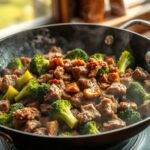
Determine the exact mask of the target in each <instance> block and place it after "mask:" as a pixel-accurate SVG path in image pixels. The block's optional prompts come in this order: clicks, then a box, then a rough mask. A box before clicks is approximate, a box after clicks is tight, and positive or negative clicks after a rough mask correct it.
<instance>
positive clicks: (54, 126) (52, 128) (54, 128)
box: [47, 120, 59, 136]
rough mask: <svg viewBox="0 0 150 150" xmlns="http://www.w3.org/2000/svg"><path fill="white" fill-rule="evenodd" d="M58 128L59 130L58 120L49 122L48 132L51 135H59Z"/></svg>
mask: <svg viewBox="0 0 150 150" xmlns="http://www.w3.org/2000/svg"><path fill="white" fill-rule="evenodd" d="M58 130H59V124H58V121H57V120H56V121H50V122H47V133H48V135H49V136H54V135H57V133H58Z"/></svg>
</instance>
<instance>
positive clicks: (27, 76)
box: [16, 70, 33, 90]
mask: <svg viewBox="0 0 150 150" xmlns="http://www.w3.org/2000/svg"><path fill="white" fill-rule="evenodd" d="M32 78H33V76H32V75H31V73H30V72H29V71H28V70H27V71H26V72H25V73H24V74H23V75H22V76H21V77H20V78H18V79H17V81H16V88H17V89H18V90H20V89H21V88H22V87H23V86H24V85H25V84H26V83H27V82H29V80H30V79H32Z"/></svg>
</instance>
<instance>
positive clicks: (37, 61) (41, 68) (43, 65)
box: [30, 55, 49, 76]
mask: <svg viewBox="0 0 150 150" xmlns="http://www.w3.org/2000/svg"><path fill="white" fill-rule="evenodd" d="M48 65H49V61H48V60H46V59H44V58H43V57H42V56H41V55H35V56H34V57H33V58H32V60H31V63H30V71H31V72H32V73H34V74H36V75H37V76H40V75H42V74H44V73H46V71H47V70H48Z"/></svg>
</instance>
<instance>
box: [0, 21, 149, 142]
mask: <svg viewBox="0 0 150 150" xmlns="http://www.w3.org/2000/svg"><path fill="white" fill-rule="evenodd" d="M72 25H80V26H95V27H104V28H109V29H115V30H120V31H124V32H129V33H131V34H135V35H137V36H140V37H141V38H144V39H145V40H148V41H150V39H149V38H148V37H145V36H143V35H141V34H139V33H136V32H134V31H131V30H127V29H120V28H119V27H111V26H105V25H100V24H93V23H56V24H50V25H43V26H38V27H33V28H30V29H25V30H23V31H19V32H16V33H13V34H10V35H7V36H5V37H2V38H1V39H0V42H2V41H4V40H6V39H8V38H11V37H13V36H16V35H18V34H21V33H25V32H27V31H33V30H38V29H42V28H48V27H56V26H58V27H59V26H72ZM147 121H149V122H150V116H149V117H147V118H145V119H143V120H141V121H138V122H137V123H134V124H131V125H128V126H126V127H123V128H118V129H114V130H111V131H106V132H102V133H99V134H93V135H77V136H48V135H38V134H34V133H29V132H25V131H22V130H17V129H13V128H10V127H6V126H3V125H0V128H2V129H5V130H7V131H12V132H16V133H19V134H23V135H27V136H32V137H40V138H46V139H47V138H48V139H82V138H92V137H97V136H103V135H109V134H113V133H117V132H121V131H125V130H128V129H129V128H132V127H135V126H138V125H139V124H144V123H145V122H147ZM8 135H9V133H8Z"/></svg>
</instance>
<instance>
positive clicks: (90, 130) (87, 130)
mask: <svg viewBox="0 0 150 150" xmlns="http://www.w3.org/2000/svg"><path fill="white" fill-rule="evenodd" d="M80 133H81V134H98V133H100V131H99V130H98V129H97V125H96V122H95V121H89V122H87V123H85V124H84V125H83V126H81V127H80Z"/></svg>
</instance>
